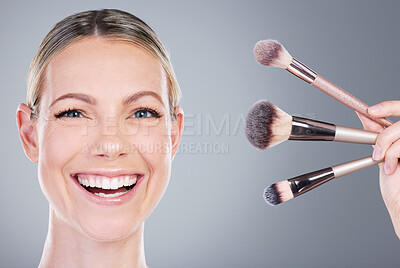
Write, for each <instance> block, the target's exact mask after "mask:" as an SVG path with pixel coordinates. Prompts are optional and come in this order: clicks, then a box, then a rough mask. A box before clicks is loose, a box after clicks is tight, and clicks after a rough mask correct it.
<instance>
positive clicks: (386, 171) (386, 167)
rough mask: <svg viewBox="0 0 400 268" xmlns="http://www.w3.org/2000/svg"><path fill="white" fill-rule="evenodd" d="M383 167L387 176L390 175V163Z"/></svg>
mask: <svg viewBox="0 0 400 268" xmlns="http://www.w3.org/2000/svg"><path fill="white" fill-rule="evenodd" d="M383 167H384V169H385V173H386V174H389V173H390V166H389V164H388V163H385V164H384V165H383Z"/></svg>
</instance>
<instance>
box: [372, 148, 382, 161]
mask: <svg viewBox="0 0 400 268" xmlns="http://www.w3.org/2000/svg"><path fill="white" fill-rule="evenodd" d="M381 153H382V149H381V147H379V146H378V145H375V149H374V152H373V153H372V158H373V159H374V160H379V159H380V158H381Z"/></svg>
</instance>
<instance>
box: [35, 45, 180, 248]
mask: <svg viewBox="0 0 400 268" xmlns="http://www.w3.org/2000/svg"><path fill="white" fill-rule="evenodd" d="M40 107H41V109H40V112H39V119H38V121H37V124H36V135H37V146H38V164H39V181H40V185H41V188H42V190H43V192H44V194H45V195H46V197H47V199H48V200H49V202H50V206H51V208H52V209H53V211H54V216H55V217H56V218H57V220H59V221H60V222H62V223H63V224H67V225H69V226H72V227H74V229H76V230H78V231H79V232H81V233H83V234H85V235H87V236H89V237H91V238H94V239H98V240H114V239H120V238H123V237H126V236H127V235H129V234H131V233H132V232H134V231H135V230H136V229H137V228H138V227H140V226H141V225H142V223H143V222H144V220H145V219H146V218H147V217H148V216H149V214H150V213H151V212H152V211H153V209H154V208H155V206H156V205H157V203H158V202H159V200H160V199H161V197H162V195H163V193H164V191H165V189H166V187H167V184H168V181H169V178H170V168H171V161H172V159H173V156H174V155H175V152H176V149H177V146H178V144H179V140H180V134H181V129H182V128H181V127H182V120H181V119H182V114H180V116H178V120H176V121H175V120H172V121H171V116H170V114H169V110H170V109H169V102H168V88H167V79H166V76H165V73H164V71H163V68H162V66H161V64H160V63H159V62H158V61H157V60H156V59H155V58H153V57H152V56H151V55H150V54H149V53H148V52H146V51H145V50H143V49H141V48H139V47H137V46H135V45H133V44H131V43H128V42H123V41H110V40H106V39H99V38H87V39H84V40H83V41H80V42H77V43H74V44H72V45H71V46H69V47H68V48H67V49H66V50H64V51H62V52H61V53H60V54H58V55H57V56H55V57H54V58H53V59H52V60H51V62H50V63H49V65H48V67H47V68H46V72H45V83H44V91H43V96H42V99H41V103H40ZM82 184H83V185H86V186H83V185H82Z"/></svg>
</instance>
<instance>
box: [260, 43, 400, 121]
mask: <svg viewBox="0 0 400 268" xmlns="http://www.w3.org/2000/svg"><path fill="white" fill-rule="evenodd" d="M254 56H255V58H256V60H257V61H258V62H259V63H261V64H263V65H267V66H273V67H279V68H283V69H286V70H288V71H289V72H291V73H292V74H294V75H296V76H298V77H300V78H301V79H303V80H304V81H306V82H308V83H310V84H311V85H313V86H314V87H316V88H318V89H319V90H321V91H323V92H325V93H326V94H328V95H329V96H331V97H333V98H334V99H336V100H338V101H340V102H341V103H343V104H344V105H346V106H348V107H350V108H351V109H353V110H354V111H357V112H359V113H361V114H362V115H365V116H366V117H368V118H370V119H371V120H373V121H375V122H377V123H379V124H380V125H382V126H384V127H388V126H390V125H392V124H393V123H392V122H391V121H390V120H388V119H387V118H375V117H372V116H371V115H369V114H368V112H367V109H368V105H366V104H365V103H363V102H362V101H360V100H359V99H357V98H356V97H354V96H353V95H351V94H350V93H348V92H346V91H345V90H343V89H342V88H340V87H338V86H337V85H335V84H333V83H331V82H329V81H328V80H326V79H325V78H323V77H322V76H320V75H318V74H316V73H315V72H314V71H313V70H311V69H310V68H308V67H307V66H305V65H304V64H303V63H301V62H300V61H298V60H296V59H295V58H293V57H292V56H291V55H290V54H289V52H288V51H287V50H286V49H285V48H284V47H283V46H282V45H281V44H280V43H279V42H278V41H276V40H270V39H268V40H262V41H259V42H258V43H257V44H256V45H255V47H254Z"/></svg>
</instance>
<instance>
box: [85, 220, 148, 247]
mask: <svg viewBox="0 0 400 268" xmlns="http://www.w3.org/2000/svg"><path fill="white" fill-rule="evenodd" d="M143 224H144V220H143V221H138V220H137V219H136V220H135V219H132V218H131V219H129V218H128V217H96V219H93V218H92V217H85V218H84V219H81V222H80V223H79V224H78V228H79V229H80V230H79V231H80V232H81V233H83V235H85V236H86V237H88V238H90V239H92V240H96V241H110V242H111V241H116V240H122V239H124V238H127V237H129V236H130V235H131V234H133V233H135V232H136V231H138V230H139V229H141V228H142V227H143Z"/></svg>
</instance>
